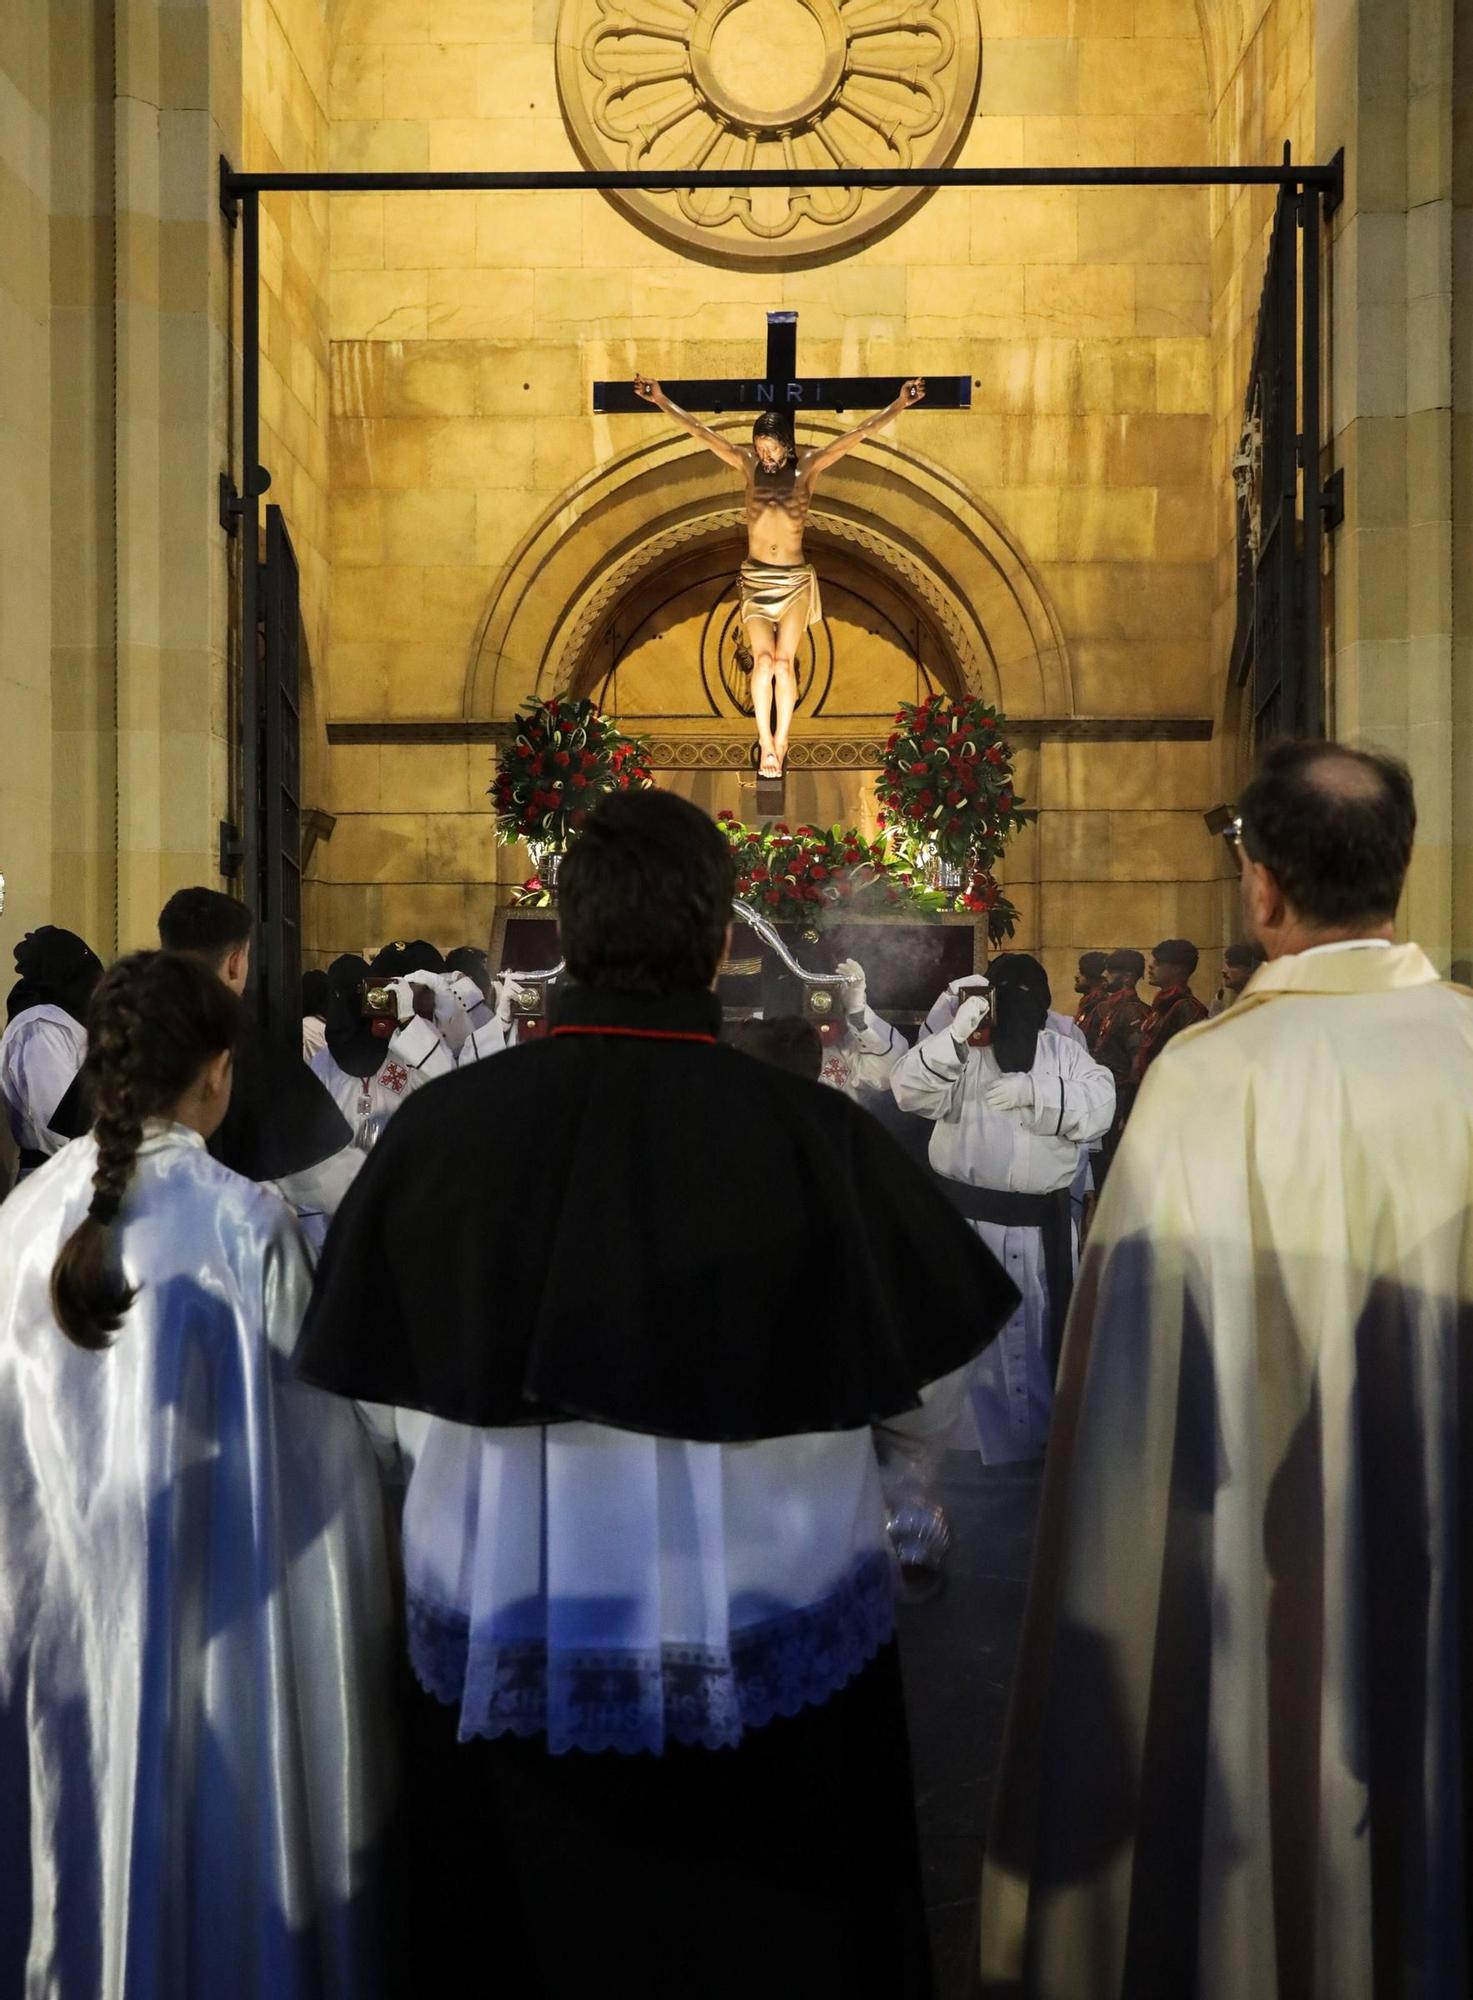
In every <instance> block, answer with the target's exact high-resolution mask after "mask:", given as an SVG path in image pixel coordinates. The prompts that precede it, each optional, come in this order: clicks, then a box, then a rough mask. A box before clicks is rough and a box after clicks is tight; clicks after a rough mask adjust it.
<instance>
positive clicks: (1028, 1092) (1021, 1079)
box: [982, 1070, 1033, 1111]
mask: <svg viewBox="0 0 1473 2000" xmlns="http://www.w3.org/2000/svg"><path fill="white" fill-rule="evenodd" d="M982 1102H983V1103H984V1104H985V1105H986V1106H987V1109H988V1110H989V1111H1031V1110H1032V1109H1033V1078H1032V1077H1031V1076H1030V1075H1029V1073H1028V1072H1027V1070H1024V1071H1022V1072H1021V1073H1017V1072H1012V1073H1009V1074H1008V1075H1006V1076H1000V1077H997V1078H996V1079H994V1081H993V1082H991V1083H989V1084H986V1085H984V1087H983V1091H982Z"/></svg>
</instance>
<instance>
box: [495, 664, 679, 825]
mask: <svg viewBox="0 0 1473 2000" xmlns="http://www.w3.org/2000/svg"><path fill="white" fill-rule="evenodd" d="M651 782H652V780H651V777H650V767H649V764H648V761H647V759H646V752H645V745H644V744H643V743H642V742H640V741H639V740H638V739H637V738H635V737H632V736H625V735H624V734H622V732H621V731H620V730H619V729H617V728H616V727H615V725H614V724H613V723H612V722H611V721H610V720H609V718H608V717H607V716H606V715H605V714H604V713H603V712H602V710H601V709H599V708H597V707H595V706H594V704H593V703H592V702H591V701H572V700H567V699H564V700H560V701H531V702H528V703H527V704H526V706H525V707H524V708H522V709H521V710H520V711H519V713H518V715H517V718H516V721H515V723H514V725H513V734H512V738H511V741H510V742H509V743H507V744H506V746H505V748H504V749H503V750H502V752H501V755H500V756H499V757H498V759H497V762H496V776H495V779H494V780H493V782H492V785H491V803H492V804H493V806H494V807H495V808H496V838H497V839H498V840H499V841H500V842H501V843H502V845H503V846H508V845H510V843H511V842H512V841H515V840H525V841H526V842H527V844H528V846H529V847H532V848H534V849H540V850H543V851H545V852H553V853H556V852H560V851H561V850H562V849H563V848H565V847H566V846H567V845H568V842H569V841H570V840H572V839H574V838H575V837H576V835H577V832H578V829H579V828H580V827H581V826H582V824H583V822H584V820H586V819H587V817H588V814H589V812H590V810H591V808H592V807H593V805H594V803H595V801H596V800H598V799H600V798H602V797H603V795H604V793H605V792H628V791H635V790H640V791H643V790H645V789H646V788H647V787H648V786H649V785H650V784H651Z"/></svg>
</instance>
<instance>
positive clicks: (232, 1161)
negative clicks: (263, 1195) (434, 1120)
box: [57, 887, 357, 1247]
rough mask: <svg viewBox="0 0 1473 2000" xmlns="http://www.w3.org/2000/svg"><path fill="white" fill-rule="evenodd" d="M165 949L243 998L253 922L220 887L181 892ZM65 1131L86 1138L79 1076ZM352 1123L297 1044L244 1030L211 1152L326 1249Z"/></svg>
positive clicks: (166, 914) (170, 915) (345, 1176)
mask: <svg viewBox="0 0 1473 2000" xmlns="http://www.w3.org/2000/svg"><path fill="white" fill-rule="evenodd" d="M158 927H159V943H160V944H161V945H162V946H163V948H164V950H165V951H178V952H183V953H186V954H187V955H188V956H189V957H191V958H197V959H199V960H200V961H201V962H202V963H203V964H205V965H207V966H208V967H209V969H210V970H211V971H212V972H213V973H214V974H215V975H216V977H217V978H218V979H220V980H221V981H223V983H224V984H225V985H226V986H228V987H229V988H230V990H231V992H232V993H244V992H245V989H246V984H247V981H248V980H249V978H250V970H251V933H252V930H253V928H254V921H253V919H252V916H251V912H250V910H249V909H248V908H247V906H246V905H245V904H244V903H241V902H237V901H236V899H235V897H234V896H225V895H222V894H221V893H220V891H219V890H218V889H206V888H203V887H195V888H188V889H178V890H176V891H175V893H174V894H173V895H172V896H171V897H170V898H169V900H168V902H167V903H165V905H164V907H163V908H162V910H160V911H159V926H158ZM57 1116H58V1119H59V1120H62V1121H64V1127H65V1130H66V1131H67V1133H68V1135H69V1136H71V1137H75V1136H76V1135H77V1134H79V1133H81V1132H85V1131H86V1130H87V1129H88V1127H89V1126H90V1124H91V1122H92V1116H91V1107H90V1105H89V1104H88V1102H87V1097H86V1092H85V1089H84V1087H83V1084H82V1080H81V1078H80V1077H79V1078H78V1080H77V1082H76V1084H75V1085H74V1086H73V1088H72V1089H71V1090H70V1091H69V1092H68V1093H67V1096H66V1097H65V1099H64V1100H63V1102H62V1105H61V1107H60V1109H59V1111H58V1113H57ZM352 1136H353V1135H352V1133H351V1131H350V1130H349V1127H348V1124H347V1121H346V1120H345V1119H344V1118H342V1117H341V1116H340V1115H339V1113H338V1111H337V1110H336V1108H335V1107H334V1105H333V1102H332V1099H331V1098H330V1097H329V1096H328V1094H327V1092H326V1091H325V1090H324V1089H323V1087H322V1085H321V1084H320V1083H319V1082H318V1080H317V1079H316V1077H314V1076H313V1075H312V1073H311V1071H310V1069H309V1068H308V1067H307V1065H306V1064H305V1063H304V1062H303V1061H302V1059H301V1051H300V1045H299V1044H298V1043H297V1042H296V1040H295V1037H293V1038H292V1039H291V1040H290V1041H287V1040H285V1039H283V1040H282V1041H279V1042H277V1041H270V1040H268V1039H267V1037H266V1036H265V1035H263V1034H261V1033H260V1032H259V1031H258V1030H257V1029H255V1028H254V1027H248V1028H247V1029H246V1032H245V1034H244V1035H243V1037H242V1039H241V1042H240V1044H239V1046H238V1047H237V1049H236V1051H235V1062H234V1083H233V1086H232V1089H231V1093H230V1105H229V1108H228V1109H227V1111H226V1113H225V1117H224V1119H223V1120H222V1122H221V1124H220V1126H219V1127H218V1129H217V1130H216V1131H215V1132H214V1133H213V1134H212V1136H211V1138H210V1140H209V1149H210V1151H211V1153H212V1154H213V1155H214V1157H215V1158H216V1159H217V1160H219V1161H220V1163H221V1164H222V1166H227V1167H229V1168H230V1169H231V1171H232V1172H234V1173H237V1174H240V1175H242V1176H243V1177H244V1178H245V1179H246V1180H248V1181H264V1182H267V1183H269V1185H271V1186H272V1187H274V1188H275V1189H276V1190H277V1191H278V1192H279V1193H280V1194H281V1196H282V1198H283V1199H284V1200H285V1201H286V1202H287V1203H288V1204H289V1205H290V1206H291V1208H293V1209H294V1210H295V1211H296V1215H297V1219H298V1221H299V1222H300V1223H301V1224H302V1227H303V1230H304V1232H305V1234H306V1236H307V1240H308V1242H309V1243H311V1244H312V1245H313V1246H314V1247H316V1246H318V1245H320V1243H321V1242H322V1240H323V1237H324V1236H325V1235H326V1233H327V1223H328V1219H329V1217H330V1216H331V1215H332V1213H333V1210H334V1209H335V1208H336V1207H337V1204H338V1202H339V1201H340V1200H341V1198H342V1195H343V1193H344V1191H345V1190H346V1188H347V1185H348V1181H349V1180H350V1179H351V1177H352V1174H353V1172H354V1171H355V1170H356V1167H357V1160H356V1158H355V1157H354V1156H353V1155H352V1154H351V1153H350V1152H349V1151H348V1150H347V1149H348V1148H349V1145H350V1142H351V1140H352Z"/></svg>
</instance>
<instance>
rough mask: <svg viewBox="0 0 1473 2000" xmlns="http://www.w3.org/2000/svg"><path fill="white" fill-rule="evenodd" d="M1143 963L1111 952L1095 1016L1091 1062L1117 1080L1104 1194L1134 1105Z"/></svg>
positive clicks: (1099, 1177)
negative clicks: (1102, 1067)
mask: <svg viewBox="0 0 1473 2000" xmlns="http://www.w3.org/2000/svg"><path fill="white" fill-rule="evenodd" d="M1145 976H1146V961H1145V959H1144V958H1143V957H1142V955H1141V953H1140V952H1138V951H1129V950H1124V949H1122V950H1119V951H1112V952H1111V953H1110V955H1109V957H1108V958H1107V959H1106V960H1105V994H1104V998H1103V999H1102V1000H1101V1002H1100V1005H1099V1009H1098V1011H1097V1013H1096V1015H1095V1041H1094V1058H1095V1061H1096V1062H1098V1063H1103V1064H1104V1066H1105V1068H1106V1069H1107V1070H1109V1072H1110V1074H1111V1076H1112V1077H1114V1079H1115V1119H1114V1122H1113V1124H1112V1125H1111V1127H1110V1129H1109V1131H1108V1132H1107V1133H1106V1134H1105V1137H1104V1139H1103V1141H1102V1142H1101V1145H1100V1153H1099V1158H1098V1160H1097V1161H1096V1162H1095V1186H1096V1188H1097V1189H1098V1190H1100V1191H1101V1192H1103V1190H1104V1186H1105V1182H1106V1180H1107V1179H1108V1178H1109V1173H1110V1163H1111V1161H1112V1160H1113V1159H1114V1158H1115V1150H1116V1148H1117V1147H1118V1146H1119V1144H1120V1134H1121V1133H1122V1132H1123V1131H1124V1130H1125V1121H1126V1119H1127V1118H1128V1117H1129V1116H1130V1107H1131V1105H1132V1104H1133V1103H1134V1102H1135V1081H1134V1079H1135V1063H1136V1057H1137V1056H1138V1055H1139V1053H1140V1046H1141V1031H1142V1029H1143V1028H1144V1027H1145V1024H1146V1018H1147V1016H1148V1015H1149V1013H1150V1011H1151V1010H1150V1008H1149V1007H1148V1006H1147V1005H1146V1003H1145V1001H1144V1000H1143V999H1142V998H1141V996H1140V982H1141V981H1142V980H1143V979H1144V978H1145Z"/></svg>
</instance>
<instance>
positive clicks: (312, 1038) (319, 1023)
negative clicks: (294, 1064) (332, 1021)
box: [302, 1014, 327, 1063]
mask: <svg viewBox="0 0 1473 2000" xmlns="http://www.w3.org/2000/svg"><path fill="white" fill-rule="evenodd" d="M326 1047H327V1023H326V1021H325V1020H324V1019H323V1018H322V1016H321V1015H320V1014H304V1015H303V1016H302V1061H303V1062H304V1063H310V1062H311V1060H312V1058H313V1056H315V1055H316V1054H317V1052H318V1051H319V1049H325V1048H326Z"/></svg>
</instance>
